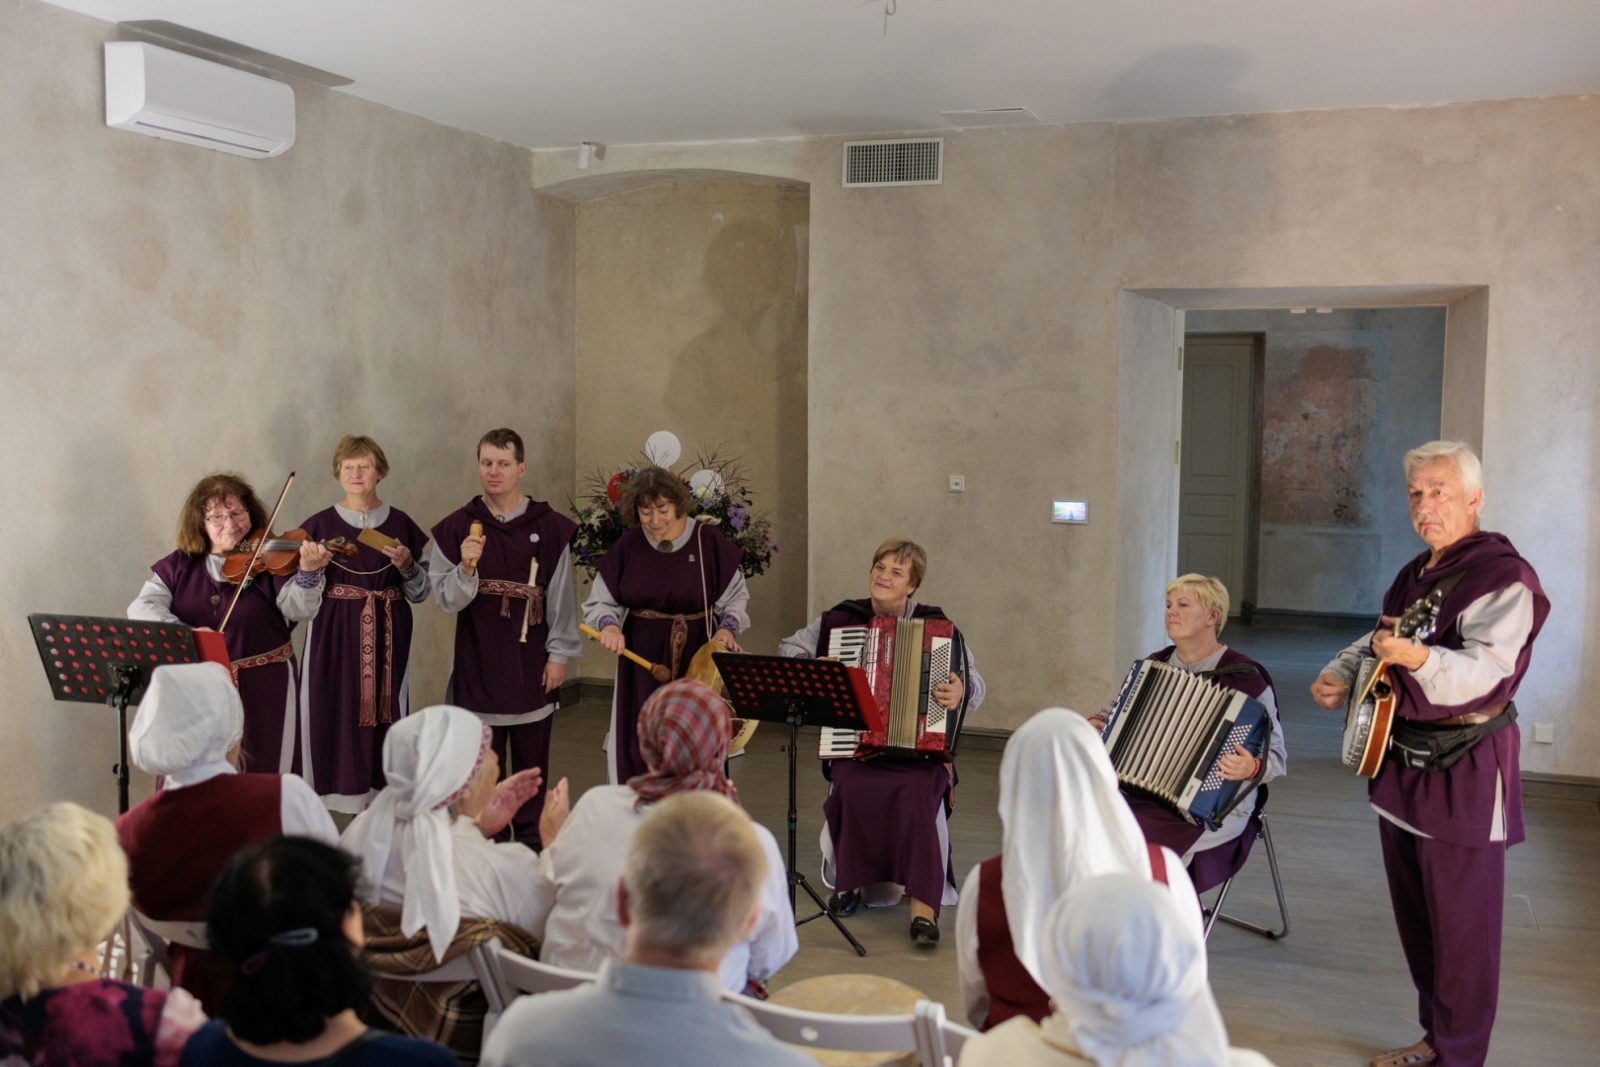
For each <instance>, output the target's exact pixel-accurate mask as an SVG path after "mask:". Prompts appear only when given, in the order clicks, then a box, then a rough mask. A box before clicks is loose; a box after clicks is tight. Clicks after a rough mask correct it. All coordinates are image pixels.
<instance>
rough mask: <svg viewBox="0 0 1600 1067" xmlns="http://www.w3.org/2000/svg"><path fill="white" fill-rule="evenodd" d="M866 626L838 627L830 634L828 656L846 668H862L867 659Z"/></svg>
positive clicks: (867, 631)
mask: <svg viewBox="0 0 1600 1067" xmlns="http://www.w3.org/2000/svg"><path fill="white" fill-rule="evenodd" d="M869 632H870V631H869V630H868V629H867V627H865V626H836V627H834V628H833V630H832V631H830V632H829V634H828V655H830V656H832V657H833V658H834V659H836V660H838V661H839V662H840V663H843V664H844V665H845V666H846V667H860V666H861V665H862V661H863V660H865V659H866V651H867V634H868V633H869Z"/></svg>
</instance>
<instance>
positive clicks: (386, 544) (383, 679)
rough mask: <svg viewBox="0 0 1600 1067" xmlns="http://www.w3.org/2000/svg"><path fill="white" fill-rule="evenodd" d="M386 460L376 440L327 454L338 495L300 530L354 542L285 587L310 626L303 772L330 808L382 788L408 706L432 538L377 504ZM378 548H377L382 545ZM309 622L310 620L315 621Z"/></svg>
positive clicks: (346, 444)
mask: <svg viewBox="0 0 1600 1067" xmlns="http://www.w3.org/2000/svg"><path fill="white" fill-rule="evenodd" d="M388 474H389V460H388V458H387V457H386V456H385V455H384V454H383V449H382V448H380V447H379V446H378V442H376V441H374V440H373V439H372V438H370V437H366V436H347V437H345V438H344V439H343V440H341V441H340V442H339V444H338V445H337V446H336V447H335V448H334V450H333V476H334V478H336V479H338V482H339V487H340V488H341V489H343V490H344V499H342V500H340V501H339V503H337V504H335V505H333V506H332V507H331V508H325V509H324V510H322V511H319V512H317V513H316V514H315V515H313V516H311V517H310V518H309V519H307V520H306V521H305V522H304V523H302V524H301V526H302V528H303V529H304V530H305V531H306V533H307V535H309V536H310V537H312V538H314V539H317V540H320V541H333V540H334V539H336V538H344V539H345V540H346V541H351V542H357V539H358V538H359V537H361V536H362V535H363V534H364V532H365V531H367V530H371V531H373V532H374V533H377V534H381V535H383V536H382V537H381V538H377V537H372V536H371V535H370V534H368V535H366V538H367V539H366V540H361V541H359V542H357V544H356V553H355V555H353V556H351V557H349V558H347V559H340V558H337V557H336V556H333V555H332V554H330V553H328V552H327V550H325V549H324V550H322V551H321V552H320V553H309V552H308V553H303V555H304V557H305V562H307V563H317V562H320V564H321V565H320V566H318V567H317V568H316V569H314V570H313V569H306V568H304V567H302V569H301V570H300V572H299V573H298V574H296V575H295V576H294V577H293V579H291V581H290V587H291V588H289V589H287V590H286V591H285V593H286V595H287V596H288V597H289V598H290V599H291V600H292V601H293V603H292V604H287V605H286V607H287V608H288V609H289V610H290V612H291V613H292V614H293V615H294V616H295V617H296V618H307V619H311V621H310V622H308V623H306V639H305V645H304V648H305V662H304V664H302V665H301V683H300V703H301V707H302V708H304V713H305V721H306V728H305V730H304V731H303V732H302V735H301V753H300V762H301V765H302V766H303V767H304V768H305V769H304V770H303V771H302V772H301V774H302V776H303V777H304V778H305V780H306V781H307V782H310V783H311V786H312V788H313V789H315V790H316V791H317V792H318V793H319V794H320V795H321V796H322V802H323V804H325V805H327V807H328V809H329V810H330V811H341V812H348V813H351V814H355V813H358V812H361V811H363V810H365V809H366V806H367V802H368V800H369V799H370V798H371V797H374V796H376V795H377V792H378V790H380V789H382V788H383V787H384V785H385V784H387V783H386V782H385V780H384V777H383V738H384V735H385V734H386V733H388V731H389V724H390V723H393V722H399V721H400V719H401V718H402V717H404V716H405V714H406V712H407V710H408V708H407V703H408V696H409V693H410V686H409V685H408V684H407V667H408V664H409V662H410V658H411V605H412V604H420V603H422V602H423V601H424V600H426V599H428V572H427V569H426V567H427V564H426V563H424V562H422V560H421V556H422V550H423V548H424V547H425V546H426V545H427V543H428V535H427V534H425V533H423V532H422V528H421V527H419V526H418V525H417V524H416V523H414V522H412V521H411V518H410V516H408V515H407V514H406V513H405V512H403V511H401V510H400V509H399V508H396V507H393V506H391V505H389V504H386V503H384V502H383V501H382V500H379V499H378V483H379V482H380V481H382V480H383V479H384V478H386V477H387V476H388ZM380 545H381V547H380ZM313 616H314V618H313Z"/></svg>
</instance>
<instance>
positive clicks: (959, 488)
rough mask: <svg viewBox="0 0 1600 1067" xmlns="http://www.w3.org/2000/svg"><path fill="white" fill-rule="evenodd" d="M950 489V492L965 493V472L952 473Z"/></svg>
mask: <svg viewBox="0 0 1600 1067" xmlns="http://www.w3.org/2000/svg"><path fill="white" fill-rule="evenodd" d="M950 491H951V492H952V493H965V492H966V491H967V476H966V475H965V474H952V475H951V476H950Z"/></svg>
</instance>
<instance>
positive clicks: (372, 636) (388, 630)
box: [323, 585, 405, 726]
mask: <svg viewBox="0 0 1600 1067" xmlns="http://www.w3.org/2000/svg"><path fill="white" fill-rule="evenodd" d="M403 595H405V594H403V593H402V592H401V591H400V590H399V589H398V588H396V587H394V586H390V587H389V588H387V589H362V588H360V587H359V586H354V585H330V586H328V589H327V591H326V592H325V593H323V596H326V597H328V598H330V599H332V600H364V601H366V603H365V604H363V605H362V607H361V719H360V723H361V725H362V726H376V725H378V723H379V722H380V721H381V722H385V723H389V722H393V721H394V712H393V710H392V708H391V707H390V705H391V703H392V694H393V691H394V602H395V601H396V600H399V599H400V598H401V597H402V596H403ZM380 600H381V601H383V692H382V694H381V696H380V694H379V692H378V604H377V602H378V601H380ZM380 700H381V702H382V704H383V711H382V713H381V714H380V713H379V711H378V704H379V702H380Z"/></svg>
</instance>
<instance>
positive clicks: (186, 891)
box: [116, 663, 339, 1012]
mask: <svg viewBox="0 0 1600 1067" xmlns="http://www.w3.org/2000/svg"><path fill="white" fill-rule="evenodd" d="M243 736H244V704H243V703H242V702H241V701H240V699H239V691H238V689H236V688H235V687H234V684H233V679H232V678H231V677H230V676H229V674H228V669H227V668H226V667H224V666H222V665H221V664H218V663H185V664H173V665H171V666H166V667H158V668H156V670H155V672H154V673H153V674H152V675H151V676H150V685H149V687H148V688H147V689H146V690H145V694H144V700H143V701H142V702H141V703H140V705H139V712H138V714H137V715H135V716H134V720H133V726H132V727H131V728H130V729H129V730H128V755H129V757H130V758H131V759H132V760H133V762H134V764H135V765H136V766H138V767H139V768H140V769H141V770H144V771H146V772H148V773H150V774H154V775H159V776H161V789H160V790H158V791H157V792H156V793H155V794H154V795H153V796H151V797H150V798H149V799H147V800H145V801H144V802H143V803H140V804H139V805H137V806H135V807H134V808H132V809H131V810H129V811H128V812H127V813H126V814H125V815H123V816H122V817H121V818H119V819H118V820H117V824H116V825H117V836H118V838H119V839H120V841H121V843H122V849H123V851H124V852H126V853H127V854H128V885H129V888H130V889H131V890H132V892H133V906H134V907H135V908H136V909H138V911H139V912H140V914H141V915H142V916H143V917H144V918H145V919H147V920H149V923H148V925H150V926H151V927H153V928H154V929H155V930H156V931H157V932H158V933H160V934H162V935H163V936H164V937H166V938H167V939H168V941H169V945H168V954H169V956H170V958H171V960H172V971H173V973H172V976H171V977H172V984H173V985H175V986H179V987H181V988H183V989H187V990H188V991H189V992H190V993H193V994H194V995H195V996H196V997H198V998H199V999H200V1001H201V1003H203V1004H204V1005H205V1007H206V1010H207V1011H209V1012H215V1011H217V1010H219V1009H220V1008H221V997H222V993H223V990H224V989H226V988H227V984H228V977H229V975H230V974H231V971H232V968H231V967H230V966H228V965H227V964H225V963H221V962H219V961H215V960H213V959H212V957H211V954H210V953H209V952H207V951H206V946H205V942H204V940H203V939H202V938H201V937H200V936H199V924H200V923H202V922H203V920H204V919H205V908H206V894H207V892H208V891H209V890H210V889H211V883H212V881H213V880H215V878H216V876H217V874H218V872H220V871H221V870H222V868H223V866H224V865H225V864H226V863H227V862H228V860H229V858H231V857H232V856H233V854H234V853H235V852H238V851H239V850H240V849H242V848H244V847H246V846H247V845H253V844H255V843H256V842H257V841H264V840H266V839H267V838H269V837H276V836H277V835H279V834H287V835H289V836H292V837H312V838H316V839H317V840H319V841H325V842H327V843H329V844H333V843H335V842H336V841H338V839H339V831H338V830H337V829H335V827H334V825H333V819H332V817H330V816H329V815H328V811H327V809H326V808H324V807H323V806H322V802H321V801H320V800H318V799H317V794H316V793H315V792H313V791H312V789H311V787H310V786H309V785H307V784H306V783H305V782H304V781H303V780H302V779H301V778H300V777H299V776H297V775H293V774H282V775H280V774H241V773H239V770H238V767H239V746H240V739H241V738H242V737H243Z"/></svg>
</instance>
